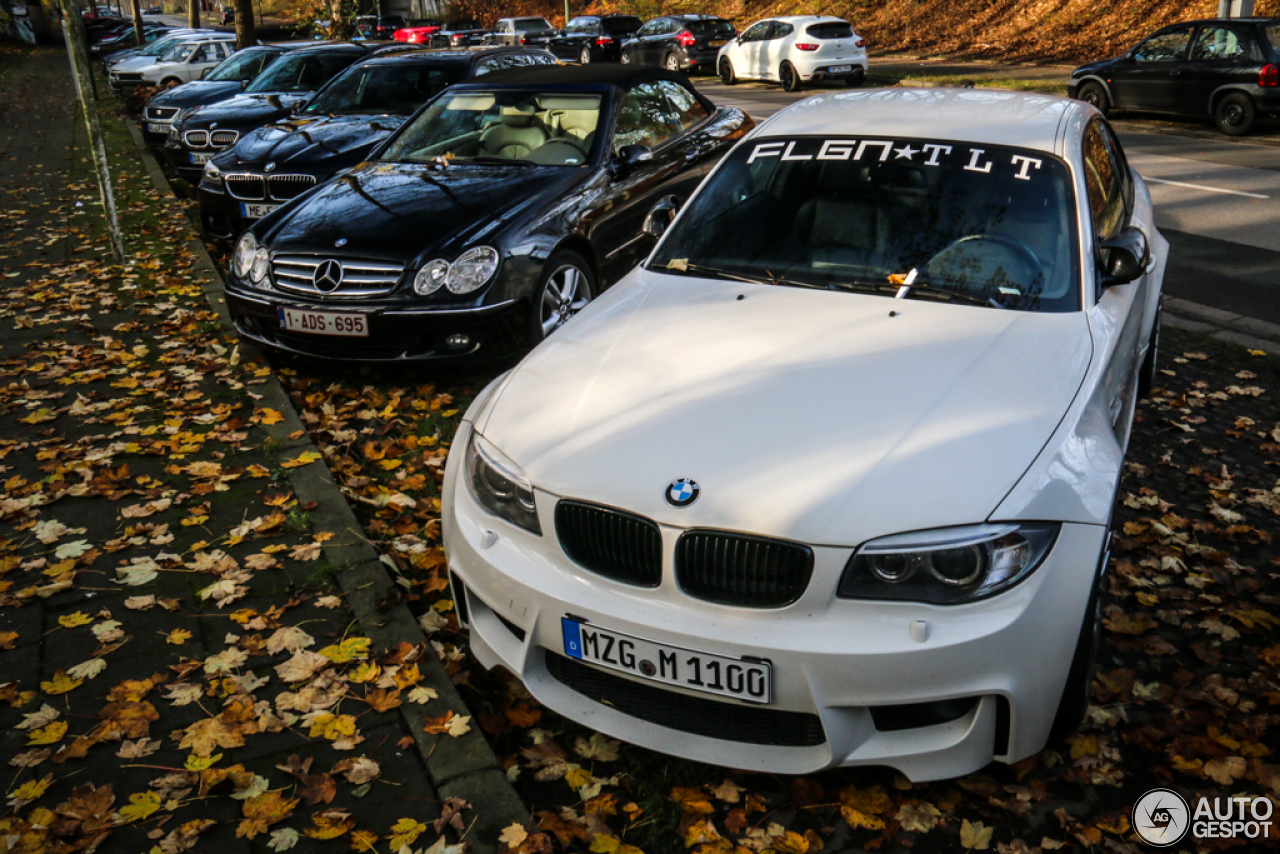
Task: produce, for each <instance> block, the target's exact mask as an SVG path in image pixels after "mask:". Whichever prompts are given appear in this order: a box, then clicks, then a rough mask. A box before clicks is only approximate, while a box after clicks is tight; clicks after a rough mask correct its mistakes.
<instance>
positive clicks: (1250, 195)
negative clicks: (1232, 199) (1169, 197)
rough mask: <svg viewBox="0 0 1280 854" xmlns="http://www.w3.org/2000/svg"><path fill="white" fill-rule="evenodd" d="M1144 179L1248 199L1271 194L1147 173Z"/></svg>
mask: <svg viewBox="0 0 1280 854" xmlns="http://www.w3.org/2000/svg"><path fill="white" fill-rule="evenodd" d="M1142 180H1144V181H1146V182H1147V183H1148V184H1172V185H1173V186H1175V187H1186V188H1187V189H1189V190H1203V191H1204V192H1206V193H1225V194H1226V195H1229V196H1244V197H1245V198H1246V199H1269V198H1271V197H1270V196H1264V195H1263V194H1262V193H1246V192H1244V191H1243V190H1227V189H1224V188H1222V187H1206V186H1205V185H1204V184H1187V183H1185V182H1183V181H1169V180H1166V179H1164V178H1151V177H1148V176H1146V175H1143V176H1142Z"/></svg>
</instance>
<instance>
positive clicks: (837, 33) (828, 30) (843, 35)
mask: <svg viewBox="0 0 1280 854" xmlns="http://www.w3.org/2000/svg"><path fill="white" fill-rule="evenodd" d="M805 32H806V33H808V34H809V35H811V36H813V37H814V38H815V39H851V38H853V25H852V24H847V23H845V22H844V21H826V22H824V23H821V24H810V25H809V26H808V27H806V28H805Z"/></svg>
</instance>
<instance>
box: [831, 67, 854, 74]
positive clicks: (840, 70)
mask: <svg viewBox="0 0 1280 854" xmlns="http://www.w3.org/2000/svg"><path fill="white" fill-rule="evenodd" d="M852 70H853V66H852V65H833V66H831V69H830V71H831V73H832V74H848V73H849V72H850V71H852Z"/></svg>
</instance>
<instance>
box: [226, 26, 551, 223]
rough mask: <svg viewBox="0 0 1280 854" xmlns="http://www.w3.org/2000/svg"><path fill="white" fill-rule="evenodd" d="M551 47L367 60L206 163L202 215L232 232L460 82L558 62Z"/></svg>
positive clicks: (351, 159) (349, 162) (359, 156)
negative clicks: (281, 118) (286, 116)
mask: <svg viewBox="0 0 1280 854" xmlns="http://www.w3.org/2000/svg"><path fill="white" fill-rule="evenodd" d="M555 64H556V58H555V57H554V56H552V55H551V54H549V53H547V52H546V51H544V50H536V49H530V48H519V47H516V48H512V47H493V48H470V49H465V50H439V51H437V50H415V51H412V52H409V53H400V54H391V55H385V56H374V57H370V58H368V59H364V60H361V61H360V62H357V63H356V64H354V65H352V66H350V67H348V68H347V70H346V71H344V72H342V73H341V74H339V75H338V76H337V77H335V78H334V79H333V80H331V81H329V84H328V85H327V86H325V87H324V88H323V89H321V90H320V91H319V92H317V93H316V96H315V97H314V98H312V99H311V100H310V101H309V102H307V105H306V106H305V107H303V108H301V109H300V110H299V111H298V112H297V113H296V114H295V115H294V117H293V118H291V119H286V120H284V121H280V122H275V123H273V124H269V125H267V126H266V127H261V128H258V129H257V130H255V131H252V132H250V133H248V134H246V135H245V136H243V137H241V138H240V141H239V142H237V143H236V144H235V147H234V148H232V149H230V150H229V151H224V152H222V153H220V154H218V155H217V156H215V157H214V158H213V159H212V160H210V161H209V162H208V163H206V164H205V167H204V176H203V178H202V179H201V181H200V221H201V223H202V224H203V225H204V230H205V233H206V234H207V235H209V236H210V237H214V238H217V239H220V240H231V239H233V238H235V236H236V235H238V234H239V233H240V232H241V231H243V230H244V226H245V223H246V222H248V221H251V220H254V219H258V218H259V217H263V216H266V215H267V214H268V213H270V212H271V211H273V210H275V209H276V208H277V207H279V206H280V205H281V204H282V203H283V202H286V201H288V200H289V199H292V198H293V197H294V196H296V195H298V194H300V193H302V192H303V191H305V190H307V189H310V188H311V187H312V186H314V185H315V184H319V183H323V182H325V181H327V180H329V179H330V178H331V177H333V176H334V175H335V174H336V173H337V172H339V171H341V170H343V169H349V168H350V167H352V166H355V165H356V164H357V163H359V162H360V161H362V160H364V159H365V158H366V157H367V156H368V154H369V152H370V151H371V150H372V149H373V147H374V146H375V145H377V144H378V143H380V142H382V141H383V140H384V139H386V138H387V137H388V136H390V135H391V133H392V132H393V131H394V130H395V129H396V128H398V127H400V125H402V124H404V122H405V120H406V119H407V118H408V117H409V116H410V115H412V114H413V113H414V112H415V111H416V110H417V109H418V108H419V107H421V106H422V105H423V104H425V103H426V102H427V101H429V100H430V99H431V98H433V97H435V96H436V95H438V94H439V93H440V92H442V91H444V90H445V89H446V88H447V87H449V86H451V85H453V84H454V83H458V82H461V81H463V80H467V79H469V78H472V77H480V76H482V75H484V74H488V73H490V72H493V71H498V70H500V69H503V68H513V67H525V66H532V65H555Z"/></svg>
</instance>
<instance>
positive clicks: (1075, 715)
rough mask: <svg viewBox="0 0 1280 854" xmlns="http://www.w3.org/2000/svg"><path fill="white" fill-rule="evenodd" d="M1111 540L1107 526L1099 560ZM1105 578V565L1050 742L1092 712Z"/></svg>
mask: <svg viewBox="0 0 1280 854" xmlns="http://www.w3.org/2000/svg"><path fill="white" fill-rule="evenodd" d="M1110 543H1111V529H1110V527H1108V528H1107V534H1106V539H1105V540H1103V546H1102V549H1103V551H1102V554H1101V555H1099V562H1100V563H1101V562H1102V561H1104V560H1106V559H1107V557H1108V556H1109V555H1110V549H1109V548H1108V546H1109V545H1110ZM1105 578H1106V566H1101V567H1099V572H1098V575H1097V577H1096V578H1095V579H1094V584H1093V591H1092V592H1091V593H1090V594H1089V604H1088V606H1087V607H1086V608H1085V612H1084V622H1083V623H1082V625H1081V626H1080V637H1079V639H1078V640H1077V641H1076V651H1075V655H1074V656H1072V659H1071V670H1069V671H1068V672H1067V684H1066V685H1065V686H1063V689H1062V699H1061V700H1059V701H1058V711H1057V713H1056V714H1055V715H1054V717H1053V726H1052V727H1051V728H1050V729H1049V744H1051V745H1053V744H1061V743H1062V742H1063V741H1065V740H1066V739H1067V738H1068V737H1069V736H1070V735H1071V734H1072V733H1073V732H1075V731H1076V730H1077V729H1078V728H1079V726H1080V724H1081V723H1082V722H1083V721H1084V716H1085V713H1086V712H1088V711H1089V698H1090V695H1091V694H1092V693H1093V674H1094V671H1095V670H1096V669H1097V665H1098V646H1099V644H1100V643H1101V641H1102V583H1103V580H1104V579H1105Z"/></svg>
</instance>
